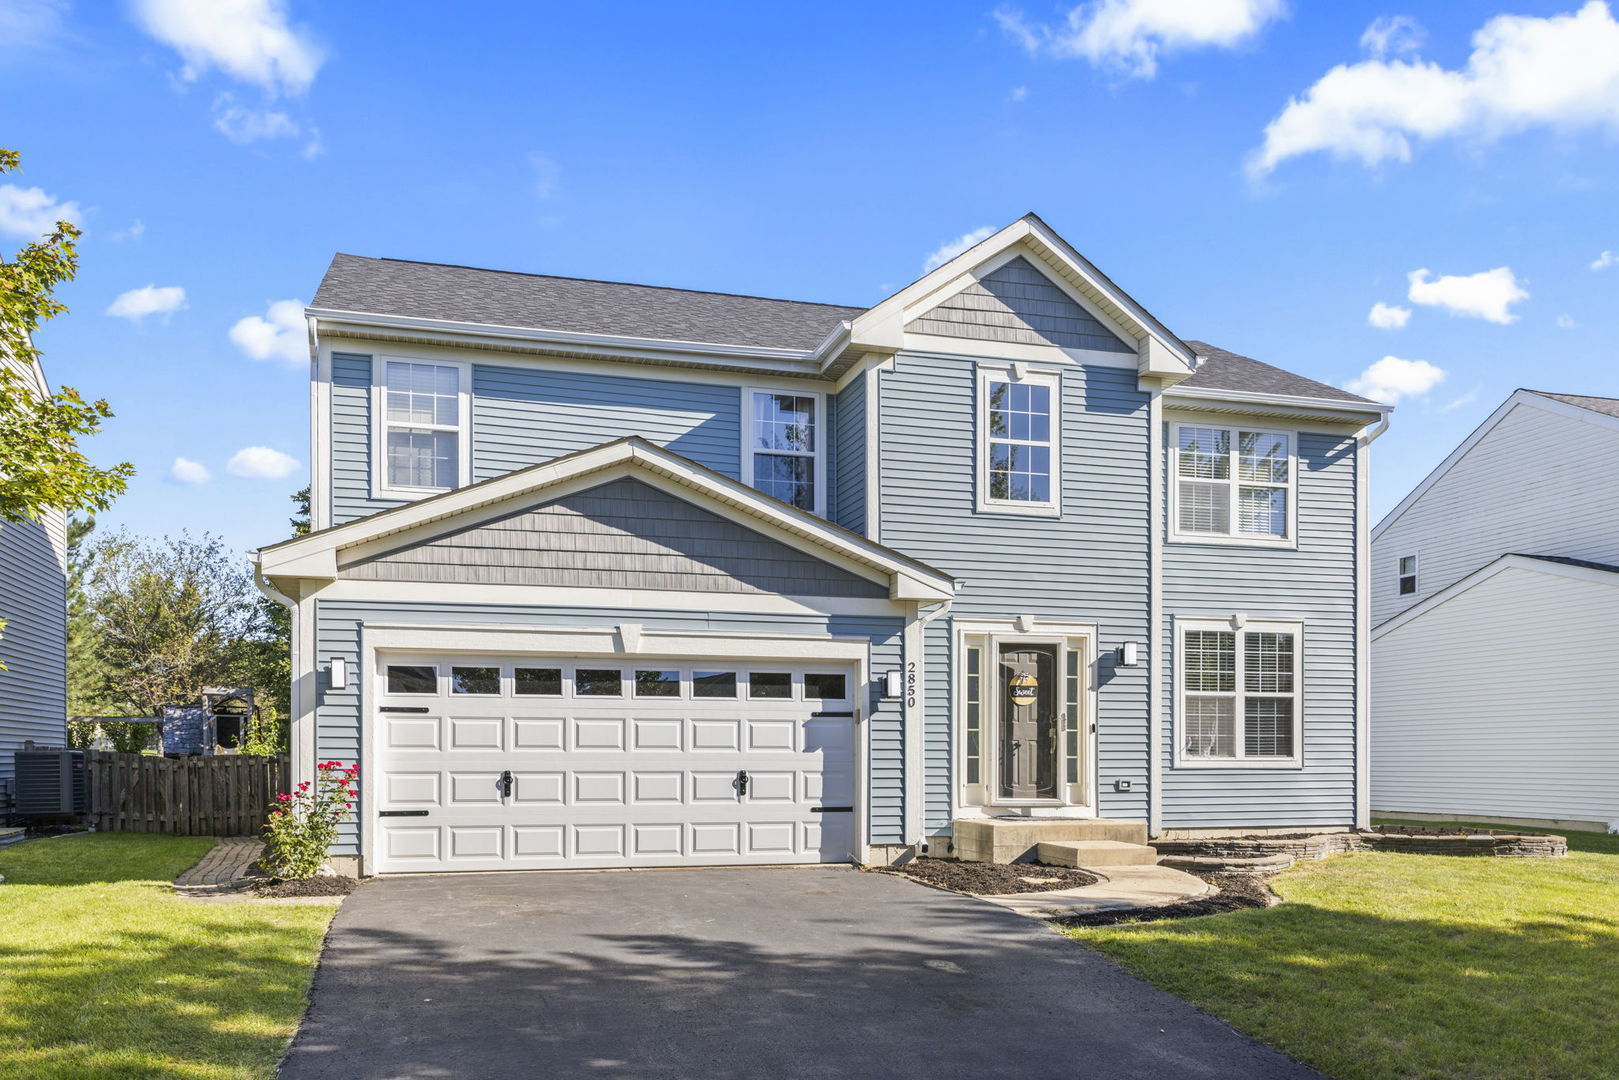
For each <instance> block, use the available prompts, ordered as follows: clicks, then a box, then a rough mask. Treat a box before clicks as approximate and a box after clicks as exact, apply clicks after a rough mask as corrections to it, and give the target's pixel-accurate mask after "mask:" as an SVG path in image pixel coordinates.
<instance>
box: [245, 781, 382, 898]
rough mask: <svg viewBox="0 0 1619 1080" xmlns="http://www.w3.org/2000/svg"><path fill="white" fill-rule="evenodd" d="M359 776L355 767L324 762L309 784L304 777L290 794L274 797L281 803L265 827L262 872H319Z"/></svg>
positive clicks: (298, 874) (293, 876)
mask: <svg viewBox="0 0 1619 1080" xmlns="http://www.w3.org/2000/svg"><path fill="white" fill-rule="evenodd" d="M359 775H360V767H359V766H358V765H350V766H347V767H345V766H344V765H343V763H342V762H341V761H323V762H321V763H320V764H319V765H317V766H315V781H314V783H313V784H311V783H310V782H309V781H308V780H305V781H304V782H303V783H301V784H299V785H298V789H297V790H296V791H294V792H293V793H291V794H290V795H288V794H283V795H277V796H276V799H277V800H278V801H279V803H280V805H279V806H277V807H276V808H275V809H274V810H271V811H270V819H269V821H267V822H266V823H265V826H264V840H265V843H266V845H267V846H268V851H267V852H266V853H265V856H264V860H263V862H264V868H265V870H267V871H269V872H270V874H272V875H273V876H275V877H278V878H283V879H299V878H311V877H314V876H315V875H316V874H319V873H320V870H321V867H323V866H325V865H326V857H327V852H328V851H330V850H331V846H332V843H333V842H334V841H335V840H336V839H337V826H338V823H340V822H341V821H342V820H343V819H344V818H345V817H347V816H348V812H349V811H350V810H353V809H354V799H355V795H356V793H357V791H358V785H359V780H358V779H357V777H358V776H359Z"/></svg>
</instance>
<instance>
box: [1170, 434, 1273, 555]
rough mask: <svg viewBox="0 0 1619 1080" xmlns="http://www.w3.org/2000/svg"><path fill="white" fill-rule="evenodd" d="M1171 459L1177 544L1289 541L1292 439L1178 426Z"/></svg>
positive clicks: (1271, 435)
mask: <svg viewBox="0 0 1619 1080" xmlns="http://www.w3.org/2000/svg"><path fill="white" fill-rule="evenodd" d="M1174 457H1175V466H1174V467H1175V515H1174V526H1175V534H1176V535H1177V536H1178V537H1179V538H1181V539H1202V538H1204V537H1230V538H1233V539H1239V540H1257V541H1282V542H1285V541H1288V540H1290V539H1291V532H1292V509H1293V507H1292V501H1293V473H1294V468H1293V436H1292V435H1290V434H1285V433H1281V432H1274V431H1252V430H1246V429H1243V428H1223V427H1209V426H1205V425H1202V424H1177V425H1175V449H1174Z"/></svg>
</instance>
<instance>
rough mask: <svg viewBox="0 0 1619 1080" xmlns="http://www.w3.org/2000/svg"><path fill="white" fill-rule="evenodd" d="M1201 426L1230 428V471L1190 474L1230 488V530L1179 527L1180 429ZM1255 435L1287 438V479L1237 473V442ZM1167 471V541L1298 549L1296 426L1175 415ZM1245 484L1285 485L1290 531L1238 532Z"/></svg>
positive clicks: (1165, 471)
mask: <svg viewBox="0 0 1619 1080" xmlns="http://www.w3.org/2000/svg"><path fill="white" fill-rule="evenodd" d="M1187 427H1202V428H1212V429H1214V430H1216V431H1224V432H1227V433H1228V434H1229V435H1230V437H1231V439H1230V448H1229V449H1228V450H1227V457H1228V460H1229V464H1230V469H1229V473H1230V475H1229V476H1227V477H1226V479H1224V480H1209V479H1200V478H1198V477H1189V478H1188V482H1190V483H1208V484H1223V485H1225V487H1226V488H1227V490H1228V492H1229V499H1230V510H1229V512H1230V524H1231V529H1232V531H1231V532H1228V533H1214V532H1182V531H1181V528H1180V487H1181V475H1180V433H1181V429H1182V428H1187ZM1244 432H1247V433H1249V434H1254V435H1277V436H1281V437H1282V438H1285V439H1286V440H1287V483H1286V484H1285V485H1284V484H1274V483H1269V482H1259V481H1249V482H1247V483H1245V482H1244V481H1243V480H1242V479H1241V478H1240V476H1239V474H1238V462H1237V455H1238V454H1239V453H1240V450H1239V447H1238V443H1239V440H1240V436H1241V435H1242V433H1244ZM1165 456H1166V458H1167V459H1168V460H1166V461H1165V463H1164V474H1165V479H1166V482H1167V483H1168V485H1169V521H1168V523H1167V524H1168V542H1169V543H1171V544H1216V545H1219V546H1222V547H1224V546H1227V545H1243V546H1253V547H1267V548H1282V549H1286V550H1292V549H1296V548H1297V547H1298V546H1299V541H1298V532H1299V527H1298V526H1299V521H1298V519H1299V459H1300V454H1299V432H1298V430H1297V429H1296V428H1282V427H1265V426H1260V425H1257V424H1227V423H1225V422H1224V421H1221V422H1215V423H1211V422H1207V421H1202V420H1195V419H1189V418H1188V419H1182V418H1176V419H1173V420H1171V421H1170V424H1169V444H1168V446H1167V447H1165ZM1243 487H1269V488H1283V489H1284V490H1285V491H1286V492H1287V534H1286V535H1285V536H1271V535H1266V534H1262V533H1258V534H1256V533H1239V532H1237V531H1235V530H1236V528H1237V523H1238V519H1239V514H1240V507H1239V496H1238V493H1239V492H1240V491H1241V490H1242V488H1243Z"/></svg>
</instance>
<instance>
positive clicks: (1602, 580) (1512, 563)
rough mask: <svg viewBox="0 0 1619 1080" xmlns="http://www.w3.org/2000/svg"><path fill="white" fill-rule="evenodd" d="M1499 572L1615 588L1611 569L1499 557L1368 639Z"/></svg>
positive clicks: (1617, 578)
mask: <svg viewBox="0 0 1619 1080" xmlns="http://www.w3.org/2000/svg"><path fill="white" fill-rule="evenodd" d="M1503 570H1533V571H1535V572H1536V573H1541V574H1552V575H1555V576H1557V577H1566V578H1573V579H1575V580H1577V581H1585V582H1590V583H1591V584H1593V585H1607V586H1610V587H1612V586H1619V572H1615V571H1613V570H1597V569H1595V568H1593V567H1589V566H1573V565H1570V564H1569V563H1560V562H1549V561H1548V560H1546V559H1537V558H1534V557H1533V556H1530V555H1502V556H1501V557H1500V558H1498V559H1495V560H1494V561H1493V562H1489V563H1486V564H1485V565H1484V566H1482V567H1480V568H1479V569H1477V570H1475V571H1473V572H1472V573H1471V574H1468V575H1467V576H1466V577H1464V578H1462V579H1461V580H1460V581H1453V582H1451V583H1450V584H1449V585H1446V586H1445V587H1444V588H1443V589H1440V590H1439V591H1438V592H1436V593H1434V594H1433V595H1432V596H1429V597H1427V598H1426V599H1423V600H1419V601H1418V602H1416V603H1415V604H1412V605H1411V606H1410V607H1408V608H1406V609H1405V610H1404V611H1402V612H1400V613H1399V614H1398V615H1395V616H1393V617H1392V618H1390V619H1388V620H1386V621H1384V622H1381V623H1379V624H1378V625H1377V626H1375V627H1373V628H1372V640H1373V641H1376V640H1377V639H1378V638H1380V637H1382V636H1383V635H1384V634H1387V633H1390V632H1391V631H1394V630H1398V629H1399V628H1400V627H1402V626H1404V625H1405V624H1406V623H1408V622H1410V621H1411V620H1412V619H1417V618H1421V617H1422V616H1423V615H1425V614H1427V613H1428V612H1430V611H1432V610H1433V609H1434V608H1436V607H1438V606H1439V605H1440V604H1443V603H1444V602H1445V601H1447V600H1449V599H1451V598H1452V597H1454V596H1456V595H1458V594H1459V593H1463V592H1466V591H1467V590H1468V589H1471V588H1472V587H1473V586H1475V585H1477V584H1479V583H1480V582H1482V581H1485V580H1487V579H1488V578H1492V577H1494V576H1495V575H1496V574H1499V573H1501V572H1502V571H1503Z"/></svg>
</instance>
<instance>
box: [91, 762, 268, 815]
mask: <svg viewBox="0 0 1619 1080" xmlns="http://www.w3.org/2000/svg"><path fill="white" fill-rule="evenodd" d="M84 758H85V762H84V764H85V772H86V773H87V774H88V778H89V782H90V784H89V787H90V792H89V794H90V815H89V816H90V822H91V824H92V825H94V826H95V827H96V828H97V829H103V830H107V831H111V832H149V833H175V834H178V835H180V836H257V835H258V834H259V831H260V830H261V829H262V828H263V827H264V818H265V815H266V814H268V813H269V811H270V808H271V805H272V804H273V803H274V802H275V801H276V798H275V797H276V795H277V794H279V793H281V792H284V791H286V790H287V780H288V775H289V771H290V762H289V760H288V758H287V757H286V756H285V755H282V756H281V757H256V756H252V755H249V754H221V755H219V756H217V757H184V758H161V757H150V756H147V755H145V754H118V753H113V752H110V751H105V750H88V751H86V752H85V755H84Z"/></svg>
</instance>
